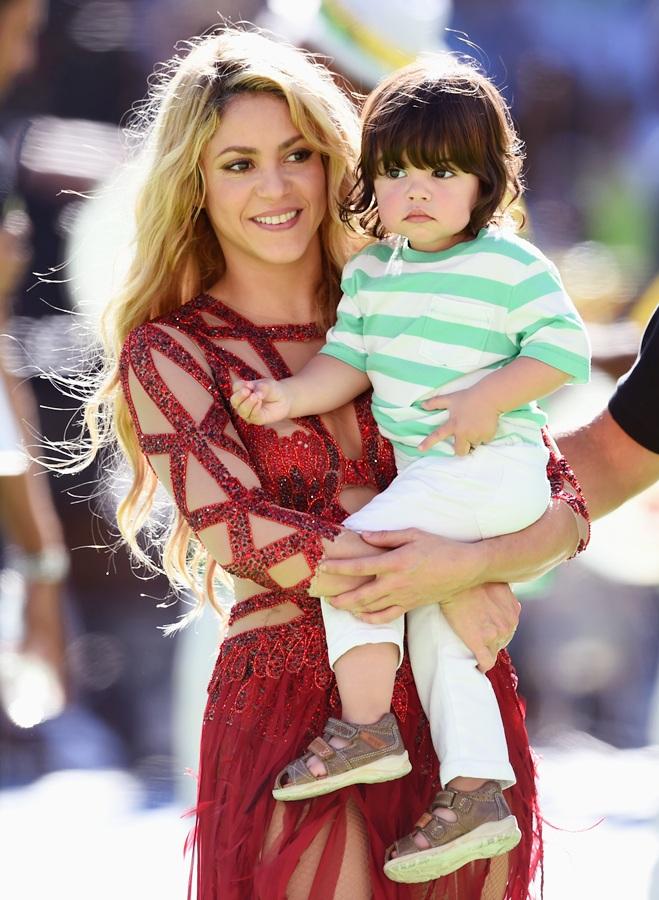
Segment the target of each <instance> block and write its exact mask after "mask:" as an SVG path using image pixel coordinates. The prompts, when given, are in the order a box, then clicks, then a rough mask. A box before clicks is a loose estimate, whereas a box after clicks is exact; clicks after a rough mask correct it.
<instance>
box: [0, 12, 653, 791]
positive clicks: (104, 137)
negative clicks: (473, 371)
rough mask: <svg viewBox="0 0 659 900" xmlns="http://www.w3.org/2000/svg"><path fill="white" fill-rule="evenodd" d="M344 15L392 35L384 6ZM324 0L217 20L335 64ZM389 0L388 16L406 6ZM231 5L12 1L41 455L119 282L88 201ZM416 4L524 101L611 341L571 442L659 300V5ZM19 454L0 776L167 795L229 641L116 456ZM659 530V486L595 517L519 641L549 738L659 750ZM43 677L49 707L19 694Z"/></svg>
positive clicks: (15, 180) (29, 392) (0, 489)
mask: <svg viewBox="0 0 659 900" xmlns="http://www.w3.org/2000/svg"><path fill="white" fill-rule="evenodd" d="M335 5H336V4H335V3H333V4H332V6H335ZM339 5H340V6H341V7H342V8H344V7H345V8H347V10H348V12H349V13H350V15H351V16H354V17H357V18H358V19H359V21H360V22H361V25H362V26H363V27H364V29H366V30H368V29H369V28H371V27H372V26H373V24H374V23H373V21H372V18H373V15H374V13H373V11H372V7H373V5H372V4H368V3H363V2H361V3H360V2H354V3H349V2H347V0H344V2H343V3H342V4H339ZM316 6H318V7H320V6H322V4H314V3H309V4H308V9H307V14H306V15H307V18H306V20H305V22H306V25H302V24H301V23H300V19H299V16H298V15H297V13H296V11H295V7H296V4H295V3H294V2H288V3H287V2H286V0H280V2H278V3H275V2H273V3H272V7H271V8H270V9H269V10H268V9H265V8H264V7H263V5H262V4H261V3H260V2H258V0H244V2H241V0H235V2H222V3H220V4H219V9H220V12H221V13H222V14H223V15H225V16H226V17H227V18H228V19H229V20H232V21H234V22H235V21H240V20H246V21H250V22H254V21H257V20H261V21H263V22H265V23H266V24H269V25H272V26H273V27H274V26H275V25H276V26H277V27H281V28H282V29H283V30H284V31H285V33H286V36H288V37H289V38H290V39H291V40H295V41H299V42H301V43H307V44H308V45H309V46H311V48H312V49H314V50H317V51H320V52H322V53H325V54H327V55H330V56H331V55H333V54H332V52H331V51H332V49H333V48H332V47H328V46H323V44H322V41H321V40H320V38H319V37H318V34H319V32H318V31H317V30H314V29H313V21H312V19H313V16H314V15H320V14H321V12H322V10H320V9H316ZM377 7H378V9H377V15H378V17H379V18H380V19H381V23H380V24H381V25H382V22H384V26H383V27H385V28H386V17H387V16H388V15H390V16H394V15H395V14H396V8H397V4H388V3H381V4H377ZM369 8H370V9H371V12H369ZM217 10H218V3H217V2H207V0H194V2H186V3H177V2H174V0H133V2H123V0H51V2H50V5H49V8H48V9H47V10H46V9H45V8H44V6H43V4H42V2H41V0H0V92H2V95H3V96H2V98H1V99H0V215H1V220H0V226H1V227H0V334H2V335H3V337H2V338H1V339H0V352H1V353H2V366H3V371H4V376H3V377H4V381H3V384H4V388H3V390H2V392H1V393H0V420H1V424H0V430H2V429H3V428H4V429H5V433H6V434H7V433H8V432H9V430H10V429H9V426H8V425H7V423H8V422H10V421H12V422H14V423H15V425H14V430H16V429H17V428H19V427H21V422H22V421H23V420H27V423H28V424H27V425H26V426H25V427H24V431H25V443H26V444H27V445H33V446H34V445H35V444H36V443H37V442H38V441H37V437H36V436H37V435H38V434H39V433H43V435H45V437H46V438H47V439H48V440H49V441H58V440H61V439H62V438H64V437H67V436H68V437H72V436H74V435H75V433H76V428H77V417H76V404H75V400H74V399H73V398H71V397H68V398H67V397H66V396H63V395H62V394H61V393H60V391H59V390H58V388H57V385H56V383H55V382H56V380H57V379H56V378H55V379H53V378H52V377H43V376H44V375H46V376H61V375H65V376H70V377H72V378H73V380H74V382H75V375H76V372H78V371H82V368H81V366H82V364H83V356H84V357H85V359H87V357H86V356H85V354H87V353H88V350H89V334H88V331H89V327H88V326H89V323H90V322H93V320H94V318H95V316H96V315H97V313H98V310H99V308H100V306H101V305H102V302H103V298H104V297H106V296H107V293H108V291H109V290H110V289H111V274H112V273H111V271H110V267H109V266H108V264H107V257H108V256H110V255H111V251H112V247H111V245H112V243H113V240H114V236H113V235H112V233H111V232H110V231H107V232H105V234H106V236H107V246H106V245H105V244H104V242H103V241H101V242H100V243H99V242H98V241H97V242H95V243H93V244H92V243H91V242H86V240H85V238H86V237H87V235H86V234H85V227H86V219H85V217H84V215H81V211H82V210H83V209H84V208H85V204H84V196H85V195H86V194H88V193H90V192H94V191H95V190H96V189H97V188H98V187H99V186H100V185H102V184H104V183H106V182H108V181H109V180H111V179H112V177H113V175H114V174H115V173H116V171H117V169H118V167H119V166H120V165H121V164H122V161H123V159H124V146H123V141H122V133H121V127H120V125H121V121H122V117H123V116H124V115H125V113H126V112H127V110H129V109H130V107H131V105H132V104H134V103H135V102H137V101H138V100H139V99H140V98H141V96H142V95H143V94H144V92H145V87H146V79H147V76H148V75H149V73H150V72H151V71H152V69H153V67H154V64H155V63H156V62H157V61H158V60H161V59H165V58H167V57H168V56H169V55H171V50H172V47H173V45H174V44H175V43H176V41H177V40H179V39H183V38H185V37H187V36H190V35H193V34H198V33H201V32H202V31H203V30H204V29H206V28H208V27H210V26H212V25H213V24H215V23H216V22H217V18H218V15H217ZM406 10H408V12H409V17H410V19H411V21H412V22H413V23H414V22H417V23H418V28H419V34H421V33H422V29H424V28H425V29H426V30H427V29H428V27H429V23H430V24H432V25H433V27H435V28H437V29H439V28H440V27H441V26H442V23H443V22H445V21H446V22H447V23H448V25H449V28H450V30H449V31H448V32H446V33H443V32H442V33H441V34H437V35H433V43H435V42H436V41H437V40H442V39H443V40H444V41H445V43H446V46H447V48H449V49H452V50H457V51H459V52H468V53H472V54H473V55H475V56H476V57H477V58H478V59H479V60H480V62H481V64H482V65H483V67H484V68H485V69H486V70H487V71H488V73H489V74H490V75H492V76H493V77H494V79H495V80H496V81H497V83H498V84H499V85H501V86H502V87H503V88H504V93H505V95H506V96H507V99H508V100H509V102H510V104H511V107H512V111H513V115H514V118H515V120H516V123H517V125H518V128H519V131H520V133H521V135H522V137H523V139H524V141H525V143H526V147H527V167H526V173H527V174H526V181H527V184H528V192H527V195H526V215H527V226H526V227H527V231H528V233H529V235H530V236H531V237H532V238H533V240H534V242H535V243H536V244H538V245H539V246H540V247H541V248H542V249H543V250H544V251H545V252H547V253H548V254H549V255H550V256H551V257H552V259H554V260H555V261H556V263H557V265H558V267H559V269H560V271H561V274H562V276H563V279H564V282H565V284H566V287H567V290H568V292H569V293H570V294H571V296H572V298H573V299H574V301H575V303H576V304H577V306H578V307H579V309H580V311H581V313H582V314H583V316H584V318H585V319H586V321H587V323H588V326H589V330H590V333H591V337H592V341H593V347H594V353H595V362H596V373H595V377H594V379H593V382H592V384H591V385H589V386H587V387H584V388H570V389H568V390H567V391H564V392H562V393H560V394H559V395H558V396H557V398H556V399H555V400H553V401H552V405H551V408H550V414H551V417H552V422H553V425H554V428H555V429H556V430H560V429H561V428H563V427H567V426H571V425H574V424H577V423H579V422H585V421H587V420H588V418H589V416H590V415H591V414H592V413H594V412H596V411H597V410H599V409H601V408H602V407H603V405H604V404H605V402H606V398H607V397H608V395H609V394H610V388H611V385H612V378H615V377H617V376H618V375H620V374H622V372H624V371H625V370H626V368H627V367H628V366H629V365H630V364H631V362H632V361H633V357H634V355H635V352H636V349H637V346H638V341H639V338H640V334H641V331H642V326H643V325H644V324H645V322H646V321H647V320H648V318H649V316H650V313H651V311H652V310H653V309H654V307H655V306H656V304H657V302H658V296H659V274H658V270H659V167H657V165H656V164H655V160H656V158H657V157H658V155H659V92H658V91H657V85H658V84H659V71H658V67H659V46H658V44H659V6H658V5H657V4H656V3H655V2H652V0H597V2H595V0H570V2H567V0H556V2H553V3H551V4H537V3H536V2H534V0H454V2H453V4H452V7H449V6H448V5H447V4H446V3H437V4H433V3H430V2H426V3H424V2H421V0H413V2H411V3H407V4H406ZM266 14H269V15H270V17H269V18H266V17H265V16H266ZM360 17H361V18H360ZM415 17H416V18H415ZM305 28H308V31H305ZM335 39H336V35H335ZM418 49H420V50H422V49H423V40H422V39H419V45H418ZM336 58H337V64H338V62H339V57H338V56H337V57H336ZM340 67H341V68H342V69H343V74H344V75H345V76H346V77H348V78H350V79H351V80H352V82H353V84H355V85H356V86H357V87H358V88H360V89H361V90H366V89H368V87H369V85H370V84H371V83H372V79H373V73H372V72H370V71H369V72H366V71H361V72H360V71H359V70H358V67H357V66H356V65H353V67H352V68H351V67H350V64H349V63H344V61H343V60H341V66H340ZM81 257H82V258H81ZM35 273H38V274H35ZM3 403H5V407H6V408H5V407H3V405H2V404H3ZM37 408H38V411H37ZM8 441H9V438H6V439H5V442H6V443H7V442H8ZM3 449H5V448H4V447H3V444H2V442H1V440H0V461H1V462H2V465H3V466H4V469H0V503H2V513H3V515H2V522H3V526H2V527H3V530H2V534H1V536H0V546H1V547H2V554H3V555H2V561H1V563H0V565H3V566H4V570H3V574H2V576H0V701H1V702H0V706H1V707H2V708H1V709H0V789H2V788H6V787H11V786H17V785H21V784H26V783H30V782H31V781H33V780H34V779H36V778H38V777H39V776H40V775H41V774H43V773H45V772H49V771H53V770H57V769H62V768H95V767H111V768H115V767H116V768H127V769H129V770H130V771H131V772H132V773H133V774H135V775H136V776H137V777H138V778H139V779H140V781H141V782H142V784H143V785H144V790H145V797H146V799H147V802H149V803H153V804H158V803H161V802H166V801H168V800H170V799H171V796H172V792H173V790H174V789H175V787H176V784H177V783H178V777H179V773H181V772H182V771H183V769H184V767H186V766H192V767H193V766H194V763H195V760H194V755H193V754H194V733H195V732H194V729H195V727H196V726H195V724H194V723H195V721H196V718H197V714H198V708H197V707H196V706H195V705H194V704H196V703H198V700H197V699H196V698H197V696H198V695H199V691H198V689H197V688H195V689H193V690H191V691H190V692H188V691H187V690H186V680H185V679H186V678H188V677H197V678H199V679H202V680H203V677H204V676H205V672H206V670H207V669H208V667H209V665H210V661H211V658H212V650H213V645H214V643H215V642H216V639H217V632H216V629H215V627H214V625H213V623H212V622H208V623H207V625H206V626H205V627H204V629H203V634H202V633H201V630H200V632H197V633H193V632H191V633H190V634H188V635H185V636H184V637H183V638H176V639H175V640H171V639H164V638H163V636H162V631H161V630H160V629H159V626H164V625H166V624H168V623H170V622H172V621H173V620H174V619H175V618H176V616H177V615H178V610H177V609H176V608H175V607H173V606H169V607H167V606H166V601H167V598H168V596H169V589H168V585H167V583H166V582H165V580H164V579H161V578H152V579H150V580H147V581H144V580H139V579H138V578H137V577H136V575H135V573H134V572H133V571H132V569H131V565H130V563H129V560H128V558H127V556H126V554H125V553H124V551H123V550H122V549H121V548H117V547H116V532H115V529H114V526H113V514H114V505H115V503H116V499H117V496H115V490H114V486H113V484H112V483H110V482H108V481H107V479H106V480H105V481H99V480H98V479H99V475H100V474H101V473H100V470H99V468H98V467H95V468H92V469H91V470H88V471H85V472H82V473H79V474H76V475H65V476H62V477H59V478H56V479H52V478H51V477H50V476H46V475H43V474H42V475H40V476H39V475H37V472H38V466H37V465H36V464H35V463H30V464H29V467H27V468H26V466H27V461H21V460H20V459H19V460H18V461H17V460H16V458H15V455H14V457H12V459H10V457H11V456H12V454H10V453H9V452H8V451H7V452H5V453H3ZM35 452H36V451H35ZM12 460H13V461H12ZM101 465H102V464H101ZM118 477H119V478H120V475H119V476H118ZM49 483H50V487H49V486H48V485H49ZM35 485H36V487H35ZM658 525H659V497H658V496H657V493H656V492H654V493H653V492H652V491H650V492H646V494H645V495H642V496H641V497H639V498H637V499H636V500H635V501H633V502H632V503H630V504H628V505H627V506H626V507H625V508H624V510H622V511H620V512H619V513H616V514H614V515H612V516H610V517H609V519H608V520H604V521H603V522H602V523H601V524H599V525H598V526H596V527H595V530H594V538H593V547H592V549H591V550H590V551H589V552H588V553H586V554H585V555H584V557H583V560H580V561H577V562H574V563H571V564H569V565H568V566H565V567H563V568H562V569H560V570H559V571H557V572H555V573H553V574H552V575H550V576H548V577H547V578H546V579H544V580H543V581H542V582H540V583H537V584H535V585H533V586H532V588H531V590H530V591H529V590H528V589H527V590H526V591H525V595H526V599H525V601H524V610H523V614H522V620H521V624H520V627H519V630H518V634H517V636H516V638H515V642H514V644H513V647H512V655H513V658H514V660H515V662H516V665H517V667H518V669H519V671H520V675H521V685H522V693H523V694H525V695H526V697H527V699H528V701H529V708H528V712H529V725H530V730H531V733H532V738H533V739H535V740H536V741H538V742H542V743H549V742H551V741H555V740H560V739H561V737H562V736H564V735H565V734H567V733H570V732H575V731H576V732H584V733H587V734H590V735H593V736H595V737H597V738H599V739H600V740H602V741H606V742H608V743H610V744H613V745H615V746H619V747H634V746H642V745H644V744H646V743H649V742H651V741H653V742H658V743H659V725H658V724H657V723H656V722H655V721H654V719H653V715H654V714H653V708H654V701H653V692H654V691H655V682H656V674H657V659H658V657H657V648H658V647H659V595H658V593H657V585H658V584H659V564H658V563H657V558H658V557H659V554H658V553H657V552H656V551H657V549H658V548H657V542H658V539H659V527H658ZM110 548H114V550H113V551H111V549H110ZM67 558H68V560H69V561H70V567H68V565H67ZM186 647H187V651H188V652H189V656H187V655H186V649H185V648H186ZM25 651H29V654H26V653H25ZM20 658H23V659H25V658H30V659H32V661H33V665H32V668H30V667H28V668H27V669H26V668H25V666H23V668H21V664H20ZM188 659H195V660H196V669H195V671H196V672H198V673H199V674H198V675H195V676H190V671H189V669H190V666H189V665H188ZM200 660H201V662H199V661H200ZM42 664H43V665H42ZM175 673H179V674H175ZM26 678H28V679H29V678H33V679H34V681H33V684H34V685H35V687H34V694H35V696H37V697H40V698H41V700H42V701H43V702H42V703H41V705H39V703H37V702H36V701H35V702H34V703H32V704H30V703H26V702H24V699H23V701H21V695H20V690H21V684H22V685H23V690H24V688H25V683H26V682H25V679H26ZM21 679H23V680H22V681H21ZM40 679H41V680H40ZM17 698H18V699H17ZM40 702H41V701H40ZM177 710H178V712H177ZM186 714H187V715H188V716H189V717H188V718H186ZM174 720H175V721H176V722H177V723H178V724H177V727H174V724H173V723H174ZM181 732H186V735H185V737H183V738H182V737H181ZM190 734H191V735H192V737H191V738H190ZM179 744H180V745H181V746H182V747H183V748H184V749H182V750H179V749H178V747H179Z"/></svg>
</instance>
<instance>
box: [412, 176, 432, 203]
mask: <svg viewBox="0 0 659 900" xmlns="http://www.w3.org/2000/svg"><path fill="white" fill-rule="evenodd" d="M407 195H408V197H409V198H410V200H428V199H429V198H430V188H429V186H428V185H427V184H426V183H425V181H422V180H420V179H410V182H409V184H408V187H407Z"/></svg>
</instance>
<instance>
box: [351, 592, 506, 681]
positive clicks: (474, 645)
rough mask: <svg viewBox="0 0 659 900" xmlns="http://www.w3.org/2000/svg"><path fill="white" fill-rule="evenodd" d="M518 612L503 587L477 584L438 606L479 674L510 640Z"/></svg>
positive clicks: (493, 662) (487, 667)
mask: <svg viewBox="0 0 659 900" xmlns="http://www.w3.org/2000/svg"><path fill="white" fill-rule="evenodd" d="M521 608H522V607H521V605H520V602H519V600H518V599H517V597H515V595H514V594H513V592H512V591H511V590H510V587H509V586H508V585H507V584H481V585H479V586H478V587H475V588H471V589H470V590H468V591H464V592H463V593H462V594H457V595H456V596H455V597H452V598H451V599H450V600H447V601H446V602H445V603H442V612H443V613H444V616H445V617H446V620H447V621H448V623H449V625H450V626H451V628H452V629H453V631H455V633H456V634H457V635H458V637H460V638H462V640H463V641H464V642H465V644H466V645H467V647H469V649H470V650H471V652H472V653H473V654H474V656H475V657H476V663H477V665H478V668H479V669H480V671H481V672H487V671H488V669H491V668H492V666H493V665H494V664H495V662H496V661H497V655H498V653H499V650H503V648H504V647H506V646H507V645H508V644H509V643H510V641H511V640H512V637H513V635H514V634H515V629H516V628H517V623H518V622H519V614H520V610H521ZM364 618H366V617H364Z"/></svg>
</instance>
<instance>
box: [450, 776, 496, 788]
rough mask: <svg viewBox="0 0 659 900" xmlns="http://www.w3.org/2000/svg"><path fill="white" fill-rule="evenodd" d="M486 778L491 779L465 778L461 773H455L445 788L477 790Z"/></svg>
mask: <svg viewBox="0 0 659 900" xmlns="http://www.w3.org/2000/svg"><path fill="white" fill-rule="evenodd" d="M488 780H491V779H487V778H467V777H466V776H463V775H456V777H455V778H452V779H451V780H450V781H449V783H448V784H447V785H446V789H447V790H449V791H477V790H478V789H479V788H482V787H483V785H484V784H485V783H486V781H488Z"/></svg>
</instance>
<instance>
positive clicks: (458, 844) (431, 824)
mask: <svg viewBox="0 0 659 900" xmlns="http://www.w3.org/2000/svg"><path fill="white" fill-rule="evenodd" d="M440 807H443V808H444V809H452V810H453V811H454V812H455V814H456V816H457V818H456V821H455V822H447V821H446V820H445V819H440V818H438V817H437V816H434V815H433V810H435V809H438V808H440ZM416 834H422V835H423V836H424V837H425V839H426V840H427V841H428V844H429V847H428V849H426V850H422V849H421V848H420V847H418V846H417V844H416V843H415V841H414V836H415V835H416ZM521 837H522V834H521V832H520V830H519V828H518V827H517V820H516V819H515V816H513V815H512V813H511V812H510V807H509V806H508V804H507V803H506V800H505V798H504V796H503V794H502V792H501V787H500V785H499V783H498V782H497V781H486V782H485V784H484V785H483V786H482V787H480V788H478V789H477V790H475V791H440V792H439V793H438V794H437V796H436V797H435V799H434V800H433V802H432V805H431V807H430V810H429V811H428V812H425V813H424V814H423V815H422V816H421V818H420V819H419V821H418V822H417V823H416V825H415V827H414V831H413V832H412V833H411V834H408V835H407V836H406V837H404V838H401V840H399V841H396V843H395V844H392V846H391V847H389V849H388V850H387V852H386V854H385V865H384V873H385V875H386V876H387V877H388V878H391V880H392V881H399V882H402V883H404V884H414V883H416V882H420V881H432V880H433V879H434V878H440V877H441V876H442V875H448V874H449V873H450V872H455V870H456V869H459V868H460V867H461V866H464V865H465V864H466V863H468V862H472V861H473V860H475V859H489V858H490V857H492V856H500V855H501V854H503V853H507V852H508V851H509V850H512V849H513V847H516V846H517V844H518V843H519V842H520V840H521ZM394 851H395V853H396V856H392V853H393V852H394Z"/></svg>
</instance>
